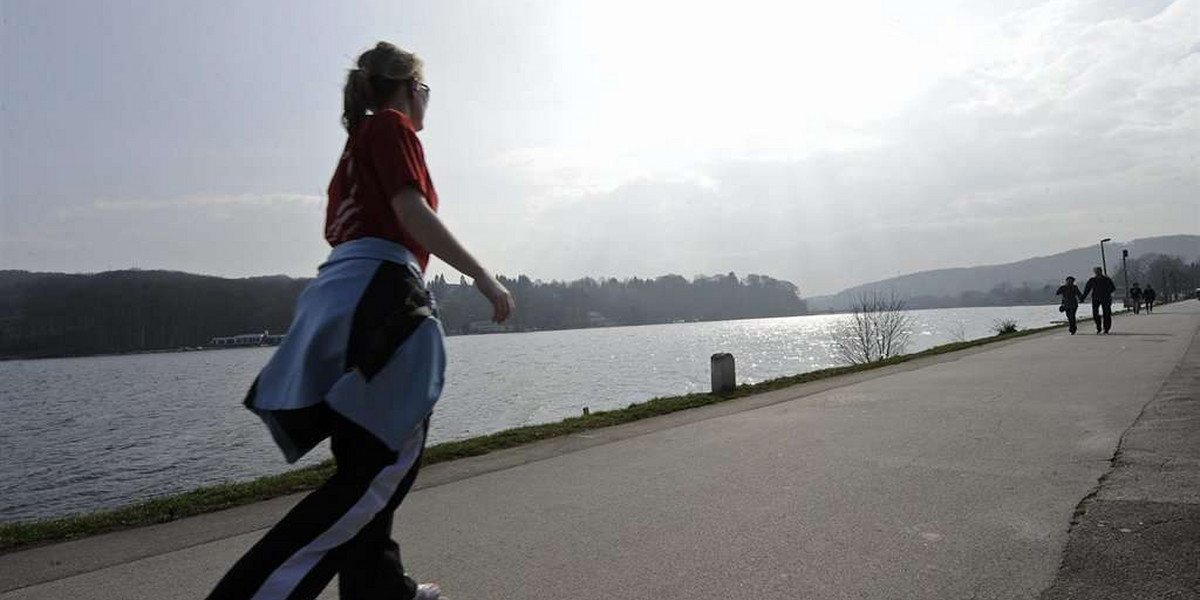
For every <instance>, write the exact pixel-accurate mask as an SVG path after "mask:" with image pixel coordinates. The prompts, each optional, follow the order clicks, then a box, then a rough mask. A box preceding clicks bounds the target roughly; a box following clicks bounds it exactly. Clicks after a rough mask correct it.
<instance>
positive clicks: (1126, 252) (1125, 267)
mask: <svg viewBox="0 0 1200 600" xmlns="http://www.w3.org/2000/svg"><path fill="white" fill-rule="evenodd" d="M1127 258H1129V249H1128V248H1122V249H1121V273H1123V274H1124V275H1125V308H1129V264H1128V263H1126V262H1125V259H1127Z"/></svg>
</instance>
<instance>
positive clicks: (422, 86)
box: [417, 81, 429, 98]
mask: <svg viewBox="0 0 1200 600" xmlns="http://www.w3.org/2000/svg"><path fill="white" fill-rule="evenodd" d="M417 91H418V92H421V93H422V94H425V97H426V98H428V97H429V86H428V85H427V84H426V83H425V82H423V81H418V82H417Z"/></svg>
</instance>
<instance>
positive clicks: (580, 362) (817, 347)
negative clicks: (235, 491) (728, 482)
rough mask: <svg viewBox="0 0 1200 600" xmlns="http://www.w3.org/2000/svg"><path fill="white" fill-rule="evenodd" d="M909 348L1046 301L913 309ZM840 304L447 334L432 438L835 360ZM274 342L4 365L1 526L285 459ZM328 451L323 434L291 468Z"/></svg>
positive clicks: (1018, 315)
mask: <svg viewBox="0 0 1200 600" xmlns="http://www.w3.org/2000/svg"><path fill="white" fill-rule="evenodd" d="M912 315H913V316H914V318H915V319H916V323H917V326H916V328H915V329H914V335H913V338H912V344H911V345H910V347H909V351H910V352H915V351H918V350H922V349H925V348H929V347H931V346H936V345H938V344H943V343H946V342H949V341H952V340H953V339H954V338H955V337H956V336H958V335H965V337H966V338H978V337H985V336H988V335H991V334H992V332H991V324H992V322H993V321H994V320H996V319H1001V318H1005V319H1013V320H1015V321H1017V323H1019V324H1020V326H1021V327H1022V328H1026V327H1037V326H1042V325H1046V324H1048V323H1049V322H1050V321H1051V320H1052V319H1055V318H1057V317H1058V313H1057V311H1056V307H1053V306H1038V307H1004V308H963V309H945V310H928V311H914V312H913V313H912ZM842 318H843V317H842V316H840V315H816V316H808V317H790V318H783V319H752V320H742V321H718V322H710V323H682V324H673V325H647V326H642V327H614V328H606V329H584V330H569V331H546V332H534V333H519V334H505V335H488V336H462V337H452V338H449V340H448V341H447V346H448V353H449V357H450V365H449V369H448V373H447V385H446V390H445V393H444V395H443V397H442V400H441V402H439V403H438V408H437V411H436V413H435V416H434V420H433V424H432V427H431V430H430V442H432V443H437V442H440V441H447V440H455V439H462V438H466V437H471V436H475V435H481V434H485V433H490V432H494V431H499V430H501V429H508V428H511V427H516V426H520V425H528V424H533V423H544V422H548V421H557V420H559V419H561V418H563V417H567V416H574V415H578V414H579V413H580V412H581V411H582V409H583V407H584V406H588V407H590V408H591V409H592V410H604V409H609V408H617V407H622V406H625V405H628V404H630V403H633V402H640V401H644V400H646V399H649V398H652V397H655V396H668V395H676V394H682V393H687V392H697V391H706V390H707V387H708V384H709V371H708V369H709V356H710V355H711V354H712V353H714V352H732V353H733V354H734V356H735V357H736V360H737V372H738V382H739V383H754V382H759V381H763V380H766V379H771V378H774V377H780V376H784V375H794V374H797V373H802V372H805V371H811V370H814V369H820V368H824V367H829V366H834V365H836V364H837V360H836V359H835V358H834V356H833V348H832V333H833V331H834V329H835V328H836V326H837V323H838V321H839V320H840V319H842ZM272 352H273V349H270V348H247V349H237V350H214V351H204V352H185V353H165V354H142V355H131V356H105V357H92V358H72V359H48V360H36V361H8V362H0V381H2V382H3V384H2V385H0V522H10V521H24V520H31V519H41V518H51V517H58V516H64V515H68V514H73V513H79V512H87V511H92V510H96V509H101V508H113V507H117V506H121V505H124V504H129V503H132V502H136V501H138V500H144V499H147V498H151V497H154V496H161V495H166V494H173V493H178V492H182V491H186V490H190V489H193V488H196V487H200V486H204V485H211V484H216V483H224V482H230V481H240V480H248V479H252V478H255V477H259V476H262V475H267V474H272V473H279V472H282V471H285V470H288V469H291V468H294V466H293V465H288V464H286V463H285V462H284V461H283V459H282V457H281V455H280V453H279V451H278V450H277V449H276V448H275V446H274V444H273V443H272V442H271V440H270V437H269V435H268V434H267V432H266V430H265V428H264V427H263V426H262V424H261V423H260V421H259V420H258V418H257V417H255V416H254V415H253V414H251V413H250V412H249V411H247V410H245V409H244V408H242V406H241V400H242V397H243V394H244V393H245V391H246V388H247V387H248V386H249V384H250V382H251V381H253V380H254V376H255V375H256V374H257V373H258V371H259V369H261V368H262V366H263V365H264V364H265V363H266V362H267V359H268V358H270V356H271V353H272ZM326 457H328V450H327V449H326V447H325V445H324V444H323V445H322V446H321V447H320V448H318V449H317V450H316V451H314V452H312V453H311V454H310V455H309V456H306V457H305V458H304V459H303V460H302V461H300V462H299V463H298V464H297V465H295V466H302V465H308V464H313V463H316V462H319V461H321V460H323V459H324V458H326Z"/></svg>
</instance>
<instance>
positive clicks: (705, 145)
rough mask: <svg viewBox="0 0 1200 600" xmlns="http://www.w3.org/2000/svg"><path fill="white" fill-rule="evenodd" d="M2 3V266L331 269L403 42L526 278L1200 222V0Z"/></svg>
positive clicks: (473, 195) (471, 241)
mask: <svg viewBox="0 0 1200 600" xmlns="http://www.w3.org/2000/svg"><path fill="white" fill-rule="evenodd" d="M0 16H2V18H3V31H0V86H2V87H0V98H2V104H3V106H2V112H0V120H2V121H0V131H2V135H3V138H2V141H3V143H2V145H0V152H2V154H0V169H2V170H0V202H2V204H0V268H17V269H31V270H50V271H67V272H81V271H99V270H107V269H120V268H128V267H140V268H145V269H149V268H166V269H175V270H183V271H191V272H198V273H209V274H216V275H224V276H248V275H265V274H276V273H283V274H288V275H296V276H311V275H312V274H314V273H315V270H316V266H317V265H318V264H319V263H320V261H321V260H322V258H323V257H324V256H325V254H326V253H327V252H328V248H327V246H326V245H325V243H324V241H323V240H322V237H321V231H322V223H321V219H322V217H323V203H324V198H323V190H324V188H325V186H326V184H327V183H328V178H329V176H330V174H331V173H332V170H333V167H334V163H335V160H336V158H337V155H338V153H339V152H340V150H341V147H342V144H343V141H344V132H343V131H342V130H341V128H340V124H339V117H340V114H341V85H342V82H343V78H344V76H345V70H346V69H347V68H348V67H349V66H350V65H351V64H352V61H353V58H354V57H355V56H356V55H357V54H358V53H359V52H361V51H362V50H365V49H367V48H369V47H370V46H371V45H373V43H374V42H375V41H376V40H380V39H385V40H389V41H392V42H393V43H396V44H397V45H400V46H402V47H405V48H408V49H411V50H413V51H415V52H417V53H418V54H420V55H422V57H423V58H424V59H425V61H426V69H427V76H428V79H429V82H430V84H431V85H432V87H433V92H432V98H431V106H430V113H429V116H428V118H427V122H426V125H427V127H426V130H425V132H423V133H422V139H423V141H424V143H425V148H426V154H427V157H428V159H429V163H430V169H431V171H432V173H433V177H434V182H435V184H436V185H437V186H438V190H439V195H440V196H441V198H442V203H443V213H442V214H443V216H444V218H445V219H446V221H447V222H448V223H449V225H450V226H451V228H452V229H453V230H454V231H456V233H458V234H459V237H460V238H462V239H463V241H464V242H465V243H466V244H467V245H468V247H469V248H471V249H472V250H473V251H475V253H476V254H478V255H480V256H481V257H482V258H483V260H484V262H485V263H486V264H488V265H489V266H490V267H491V268H492V269H493V270H495V271H497V272H500V273H505V274H510V275H515V274H517V273H525V274H528V275H530V276H531V277H534V278H542V279H574V278H578V277H582V276H585V275H591V276H616V277H628V276H633V275H638V276H643V277H644V276H655V275H661V274H666V273H679V274H682V275H685V276H691V275H695V274H699V273H706V274H710V273H717V272H721V273H724V272H728V271H735V272H737V273H739V274H742V275H745V274H748V273H762V274H766V275H771V276H774V277H778V278H784V279H789V280H792V281H794V282H796V283H797V284H798V285H800V287H801V290H802V292H803V293H805V294H806V295H811V294H818V293H826V292H833V291H837V290H838V289H841V288H843V287H847V286H850V285H853V284H857V283H861V282H864V281H868V280H873V279H880V278H884V277H890V276H893V275H897V274H901V273H906V272H911V271H916V270H922V269H929V268H940V267H953V266H970V265H974V264H983V263H997V262H1006V261H1010V260H1018V259H1022V258H1027V257H1029V256H1034V255H1039V254H1050V253H1054V252H1058V251H1062V250H1067V249H1070V248H1074V247H1079V246H1084V245H1088V244H1092V243H1094V242H1095V241H1096V240H1098V239H1099V238H1101V237H1112V238H1114V239H1116V240H1129V239H1133V238H1137V237H1145V236H1152V235H1165V234H1176V233H1198V232H1200V197H1198V190H1200V102H1198V101H1197V99H1198V98H1200V0H1175V1H1174V2H1171V1H1168V0H1095V1H1085V0H1053V1H1050V2H1034V1H1029V0H1020V1H1014V0H991V1H973V2H967V1H952V0H929V1H917V0H914V1H912V2H884V1H877V2H858V1H844V2H829V1H828V0H822V1H813V2H807V1H805V2H799V1H797V2H775V1H747V0H739V1H738V2H732V1H729V2H719V3H717V2H712V3H706V2H698V1H694V0H693V1H689V2H657V1H654V0H640V1H636V2H632V1H630V2H627V1H624V0H603V1H596V2H568V1H564V0H557V1H551V0H546V1H544V2H484V1H471V2H466V1H464V2H451V1H442V2H436V1H428V2H394V1H392V2H380V3H366V2H345V1H343V2H334V1H321V2H316V1H311V0H291V1H287V2H284V1H271V2H267V1H256V2H234V1H211V2H186V3H185V2H175V1H161V2H143V1H139V2H125V1H118V0H106V1H105V2H91V1H80V2H51V1H46V0H3V1H2V2H0ZM433 269H434V272H443V271H444V272H447V273H448V274H450V276H451V277H453V278H456V275H454V274H453V272H452V271H448V270H447V267H444V266H442V265H439V264H437V263H435V265H434V266H433Z"/></svg>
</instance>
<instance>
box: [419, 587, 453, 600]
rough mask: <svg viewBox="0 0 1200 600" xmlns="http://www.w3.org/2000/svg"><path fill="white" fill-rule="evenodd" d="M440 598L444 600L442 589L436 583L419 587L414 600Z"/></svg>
mask: <svg viewBox="0 0 1200 600" xmlns="http://www.w3.org/2000/svg"><path fill="white" fill-rule="evenodd" d="M439 598H442V588H440V587H438V585H437V584H436V583H422V584H421V585H418V586H417V595H416V596H413V600H438V599H439ZM442 600H445V599H444V598H443V599H442Z"/></svg>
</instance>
